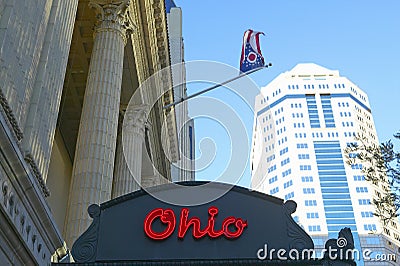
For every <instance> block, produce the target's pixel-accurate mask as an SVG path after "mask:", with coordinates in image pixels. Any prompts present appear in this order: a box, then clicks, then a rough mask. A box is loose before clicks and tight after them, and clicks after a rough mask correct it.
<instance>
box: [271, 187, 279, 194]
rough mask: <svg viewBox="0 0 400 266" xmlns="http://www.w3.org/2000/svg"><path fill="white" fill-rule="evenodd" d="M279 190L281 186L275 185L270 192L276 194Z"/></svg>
mask: <svg viewBox="0 0 400 266" xmlns="http://www.w3.org/2000/svg"><path fill="white" fill-rule="evenodd" d="M277 192H279V187H275V188H273V189H271V190H270V191H269V194H271V195H273V194H275V193H277Z"/></svg>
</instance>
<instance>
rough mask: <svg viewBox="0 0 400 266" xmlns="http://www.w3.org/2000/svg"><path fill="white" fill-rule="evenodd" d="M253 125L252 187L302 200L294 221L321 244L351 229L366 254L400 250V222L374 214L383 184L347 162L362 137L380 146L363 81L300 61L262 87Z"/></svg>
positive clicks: (389, 252) (298, 203)
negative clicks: (360, 83) (349, 149)
mask: <svg viewBox="0 0 400 266" xmlns="http://www.w3.org/2000/svg"><path fill="white" fill-rule="evenodd" d="M253 130H254V132H253V140H252V153H251V173H252V182H251V186H252V188H253V189H256V190H259V191H261V192H264V193H267V194H271V195H274V196H277V197H280V198H283V199H285V200H289V199H292V200H294V201H296V202H297V205H298V207H297V211H296V213H295V214H294V215H295V217H294V218H295V220H296V221H297V222H298V223H299V224H300V225H302V227H303V228H304V230H305V231H306V232H307V233H308V234H310V235H311V236H312V237H313V240H314V243H315V246H316V248H317V249H318V248H323V246H322V245H323V243H324V242H325V240H326V239H327V238H333V237H337V234H338V232H339V230H340V229H341V228H343V227H350V228H351V230H352V233H353V236H354V240H355V247H356V249H359V251H360V252H361V250H367V249H369V250H371V251H372V254H370V256H371V257H375V256H376V255H377V254H378V257H379V256H380V255H387V254H396V253H397V255H398V252H399V247H400V241H399V235H400V233H399V231H398V229H397V227H398V226H399V225H398V222H397V220H396V221H391V222H389V224H387V225H383V223H382V222H381V221H380V220H379V218H377V217H376V216H374V215H373V213H374V206H373V205H372V204H371V202H372V200H373V198H374V196H375V195H376V193H381V192H382V191H381V190H382V188H380V187H378V186H375V185H373V184H372V183H370V182H368V181H366V180H365V178H364V176H363V174H362V170H361V169H362V165H361V164H353V165H349V164H348V163H347V162H346V156H345V152H344V149H345V148H346V147H347V145H349V143H352V142H355V136H356V135H357V134H362V135H364V136H366V137H367V139H368V141H369V142H370V143H378V138H377V133H376V130H375V125H374V121H373V117H372V113H371V107H370V104H369V101H368V97H367V95H366V94H365V92H363V91H362V90H361V89H360V88H358V86H357V85H355V84H354V83H353V82H351V81H350V80H349V79H348V78H346V77H342V76H340V75H339V71H337V70H329V69H326V68H324V67H321V66H319V65H316V64H312V63H307V64H298V65H297V66H295V67H294V68H293V69H292V70H290V71H288V72H285V73H282V74H280V75H279V76H278V77H277V78H275V79H274V80H273V81H272V82H271V83H270V84H268V85H267V86H266V87H263V88H262V90H261V93H260V94H259V95H258V96H257V97H256V100H255V118H254V127H253ZM317 255H319V254H317ZM360 257H362V256H360ZM397 263H398V262H389V261H385V262H377V261H373V262H370V261H367V260H365V262H362V260H360V261H359V262H358V265H398V264H397Z"/></svg>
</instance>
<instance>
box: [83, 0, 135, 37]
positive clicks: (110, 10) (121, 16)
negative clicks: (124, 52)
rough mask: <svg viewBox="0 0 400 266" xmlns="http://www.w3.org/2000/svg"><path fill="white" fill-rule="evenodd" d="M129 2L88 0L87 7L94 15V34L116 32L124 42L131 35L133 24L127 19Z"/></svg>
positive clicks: (125, 0) (123, 0)
mask: <svg viewBox="0 0 400 266" xmlns="http://www.w3.org/2000/svg"><path fill="white" fill-rule="evenodd" d="M130 4H131V0H90V2H89V7H91V8H93V9H94V10H95V13H96V19H97V21H96V27H95V30H94V34H96V33H98V32H101V31H117V32H118V33H119V34H120V35H121V37H122V38H123V40H124V43H126V41H127V37H128V35H129V34H131V33H132V31H133V27H134V23H133V21H132V19H131V18H130V17H129V12H128V7H129V5H130Z"/></svg>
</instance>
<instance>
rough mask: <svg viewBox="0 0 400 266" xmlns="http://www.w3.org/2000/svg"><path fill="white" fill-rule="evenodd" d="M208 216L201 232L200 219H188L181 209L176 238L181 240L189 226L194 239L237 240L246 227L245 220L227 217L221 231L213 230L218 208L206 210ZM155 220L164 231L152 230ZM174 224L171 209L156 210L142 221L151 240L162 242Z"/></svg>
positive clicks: (187, 213)
mask: <svg viewBox="0 0 400 266" xmlns="http://www.w3.org/2000/svg"><path fill="white" fill-rule="evenodd" d="M208 214H209V217H208V224H207V226H206V227H205V228H204V229H203V230H201V228H200V219H199V218H198V217H192V218H190V219H188V216H189V209H188V208H182V210H181V213H180V218H179V226H178V238H179V239H183V238H184V237H185V235H186V233H187V231H188V230H189V228H190V227H191V226H192V235H193V237H194V238H196V239H199V238H202V237H204V236H206V235H208V236H209V237H211V238H218V237H220V236H225V237H226V238H229V239H234V238H238V237H239V236H240V235H241V234H242V233H243V230H244V229H245V228H246V227H247V221H246V220H243V219H241V218H236V217H233V216H229V217H227V218H225V219H224V221H223V222H222V227H221V229H220V230H215V229H214V224H215V216H217V214H218V208H217V207H214V206H212V207H210V208H208ZM156 219H160V221H161V222H162V223H163V224H164V225H166V228H165V230H164V231H162V232H156V231H154V230H153V229H152V224H153V221H154V220H156ZM176 224H177V220H176V217H175V213H174V211H173V210H172V209H162V208H157V209H154V210H152V211H151V212H149V214H147V216H146V218H145V220H144V232H145V233H146V235H147V236H148V237H150V238H151V239H154V240H163V239H166V238H168V237H169V236H171V235H172V233H173V232H174V230H175V227H176Z"/></svg>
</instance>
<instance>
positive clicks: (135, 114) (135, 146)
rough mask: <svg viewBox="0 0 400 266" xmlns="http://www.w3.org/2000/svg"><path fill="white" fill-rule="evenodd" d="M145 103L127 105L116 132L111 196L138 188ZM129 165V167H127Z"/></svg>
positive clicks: (140, 171)
mask: <svg viewBox="0 0 400 266" xmlns="http://www.w3.org/2000/svg"><path fill="white" fill-rule="evenodd" d="M146 111H147V106H146V105H139V106H133V107H128V109H127V110H126V112H125V117H124V122H123V125H122V129H123V134H124V136H123V138H122V132H119V134H118V141H117V155H116V159H115V162H116V164H115V171H114V182H113V193H112V198H116V197H119V196H121V195H125V194H127V193H130V192H132V191H135V190H139V189H140V183H141V175H142V152H143V145H144V138H145V123H146V117H147V115H146ZM128 165H129V167H128Z"/></svg>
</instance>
